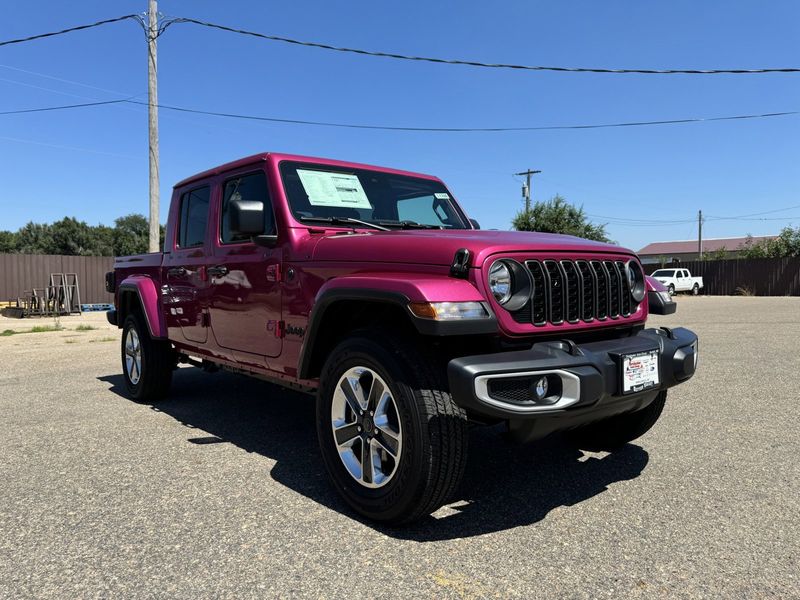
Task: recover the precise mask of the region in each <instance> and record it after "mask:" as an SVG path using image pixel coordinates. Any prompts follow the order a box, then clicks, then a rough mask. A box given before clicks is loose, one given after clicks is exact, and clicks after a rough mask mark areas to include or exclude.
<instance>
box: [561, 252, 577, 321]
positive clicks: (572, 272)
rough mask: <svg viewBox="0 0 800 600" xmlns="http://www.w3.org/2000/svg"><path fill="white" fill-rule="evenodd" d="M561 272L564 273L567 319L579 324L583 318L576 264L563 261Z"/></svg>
mask: <svg viewBox="0 0 800 600" xmlns="http://www.w3.org/2000/svg"><path fill="white" fill-rule="evenodd" d="M561 270H562V272H563V273H564V280H565V286H564V295H565V296H566V308H565V309H564V313H565V317H566V319H567V321H568V322H569V323H577V322H578V320H579V319H580V317H581V282H580V275H579V274H578V269H577V267H576V266H575V263H573V262H572V261H569V260H562V261H561Z"/></svg>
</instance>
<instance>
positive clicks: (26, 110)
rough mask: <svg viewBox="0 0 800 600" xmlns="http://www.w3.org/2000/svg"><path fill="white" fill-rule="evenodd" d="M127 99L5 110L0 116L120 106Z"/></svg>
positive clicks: (127, 100)
mask: <svg viewBox="0 0 800 600" xmlns="http://www.w3.org/2000/svg"><path fill="white" fill-rule="evenodd" d="M129 101H130V100H129V99H128V98H122V99H120V100H101V101H98V102H83V103H81V104H64V105H61V106H46V107H44V108H24V109H22V110H6V111H3V112H0V115H21V114H25V113H37V112H48V111H54V110H69V109H72V108H86V107H88V106H103V105H105V104H121V103H123V102H129Z"/></svg>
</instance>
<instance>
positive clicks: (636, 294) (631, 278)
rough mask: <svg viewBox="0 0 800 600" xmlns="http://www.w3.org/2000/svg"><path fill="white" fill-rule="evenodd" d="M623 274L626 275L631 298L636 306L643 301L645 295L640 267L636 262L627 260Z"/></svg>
mask: <svg viewBox="0 0 800 600" xmlns="http://www.w3.org/2000/svg"><path fill="white" fill-rule="evenodd" d="M625 272H626V273H627V275H628V284H629V285H630V288H631V298H633V301H634V302H636V303H637V304H638V303H639V302H641V301H642V300H644V295H645V281H644V272H643V271H642V266H641V265H640V264H639V262H638V261H635V260H629V261H628V264H627V265H625Z"/></svg>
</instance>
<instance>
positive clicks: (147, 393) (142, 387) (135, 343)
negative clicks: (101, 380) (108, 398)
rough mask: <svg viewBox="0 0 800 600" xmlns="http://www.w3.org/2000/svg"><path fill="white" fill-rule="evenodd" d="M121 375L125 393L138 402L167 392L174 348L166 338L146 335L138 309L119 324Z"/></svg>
mask: <svg viewBox="0 0 800 600" xmlns="http://www.w3.org/2000/svg"><path fill="white" fill-rule="evenodd" d="M121 350H122V376H123V379H124V380H125V389H127V391H128V395H129V396H130V397H131V398H133V399H134V400H136V401H138V402H155V401H157V400H161V399H163V398H164V396H166V395H167V392H168V391H169V386H170V384H171V383H172V370H173V368H174V367H175V351H174V350H173V349H172V346H171V344H170V343H169V342H168V341H166V340H154V339H153V338H151V337H150V332H149V331H148V329H147V324H146V323H144V319H143V318H142V316H141V315H140V314H139V313H131V314H129V315H128V316H127V317H126V319H125V322H124V324H123V326H122V348H121Z"/></svg>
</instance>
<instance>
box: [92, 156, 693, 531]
mask: <svg viewBox="0 0 800 600" xmlns="http://www.w3.org/2000/svg"><path fill="white" fill-rule="evenodd" d="M106 285H107V288H108V290H109V291H111V292H113V293H114V294H115V306H116V310H115V311H113V312H111V313H109V317H108V318H109V321H110V322H111V323H112V324H115V325H117V326H118V327H120V328H121V329H122V344H121V356H122V369H123V374H124V380H125V386H126V388H127V391H128V393H129V394H130V396H131V397H132V398H134V399H135V400H138V401H143V402H153V401H156V400H159V399H162V398H164V397H165V396H166V395H167V394H168V391H169V387H170V383H171V379H172V373H173V370H175V369H176V368H177V365H178V364H179V363H190V364H194V365H197V366H203V367H206V368H208V369H209V370H216V369H219V368H222V369H226V370H230V371H233V372H235V373H240V374H246V375H252V376H255V377H260V378H263V379H266V380H269V381H272V382H275V383H278V384H280V385H283V386H287V387H291V388H294V389H300V390H304V391H307V392H309V393H313V394H316V398H317V412H316V421H317V423H316V426H317V433H318V437H319V444H320V448H321V453H322V456H323V459H324V462H325V465H326V467H327V470H328V473H329V475H330V479H331V481H332V482H333V485H334V486H335V487H336V489H337V490H338V491H339V492H340V493H341V495H342V496H343V497H344V499H345V500H346V501H347V502H348V503H349V504H350V505H351V506H352V507H353V508H354V509H355V510H356V511H358V512H359V513H361V514H362V515H365V516H367V517H369V518H372V519H376V520H379V521H383V522H388V523H395V524H400V523H408V522H411V521H413V520H415V519H418V518H420V517H422V516H424V515H427V514H429V513H431V512H433V511H434V510H436V509H437V508H438V507H440V506H441V505H442V504H443V503H445V502H446V501H447V499H448V496H449V495H451V494H452V493H453V491H454V490H455V488H456V486H457V485H458V483H459V480H460V478H461V476H462V473H463V470H464V464H465V461H466V457H467V439H468V435H467V433H468V427H469V425H470V424H471V423H478V424H481V423H482V424H494V423H500V422H507V423H508V426H509V431H510V433H511V434H512V435H513V436H514V437H516V438H518V439H520V440H531V439H536V438H540V437H542V436H545V435H548V434H550V433H552V432H555V431H567V432H568V433H567V435H568V436H569V439H570V440H571V441H572V442H574V443H575V444H576V445H578V446H579V447H585V448H609V449H611V448H614V447H618V446H621V445H623V444H625V443H627V442H629V441H630V440H633V439H635V438H636V437H638V436H640V435H642V434H643V433H644V432H646V431H647V430H649V429H650V428H651V427H652V426H653V424H654V423H655V422H656V420H657V419H658V417H659V415H660V414H661V411H662V408H663V407H664V403H665V401H666V398H667V388H669V387H673V386H675V385H677V384H679V383H682V382H684V381H686V380H688V379H689V378H690V377H692V375H693V374H694V371H695V368H696V366H697V352H698V347H697V337H696V336H695V334H694V333H692V332H691V331H689V330H687V329H683V328H674V329H668V328H660V329H645V321H646V319H647V315H648V312H652V313H656V312H657V313H661V314H664V313H667V312H671V311H672V310H673V309H674V306H675V305H674V304H673V303H672V302H671V300H670V298H669V294H668V293H667V292H665V291H664V288H663V286H659V284H658V283H657V282H654V281H651V280H648V279H647V278H646V277H645V275H644V272H643V270H642V267H641V265H640V263H639V261H638V259H637V257H636V256H635V254H634V253H632V252H631V251H629V250H625V249H623V248H620V247H618V246H614V245H610V244H602V243H597V242H591V241H587V240H583V239H578V238H575V237H570V236H563V235H552V234H540V233H523V232H509V231H481V230H479V228H478V224H477V223H476V222H475V221H473V220H471V219H469V218H468V217H467V215H466V214H465V213H464V211H463V210H462V208H461V207H460V206H459V205H458V203H457V202H456V201H455V199H454V198H453V195H452V194H451V193H450V191H449V190H448V189H447V187H446V186H445V185H444V183H443V182H442V181H440V180H439V179H437V178H436V177H431V176H429V175H420V174H417V173H409V172H404V171H398V170H395V169H386V168H380V167H372V166H367V165H363V164H354V163H348V162H342V161H337V160H325V159H319V158H309V157H302V156H290V155H285V154H274V153H267V154H259V155H256V156H252V157H249V158H244V159H242V160H238V161H236V162H232V163H229V164H226V165H222V166H220V167H217V168H215V169H211V170H208V171H205V172H203V173H200V174H198V175H195V176H193V177H190V178H188V179H185V180H183V181H181V182H180V183H178V184H177V185H176V186H175V188H174V193H173V196H172V204H171V206H170V210H169V217H168V221H167V230H166V239H165V242H164V252H163V253H154V254H145V255H140V256H126V257H120V258H118V259H117V260H116V263H115V266H114V271H113V272H111V273H109V274H108V275H107V281H106ZM298 451H299V449H298Z"/></svg>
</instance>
